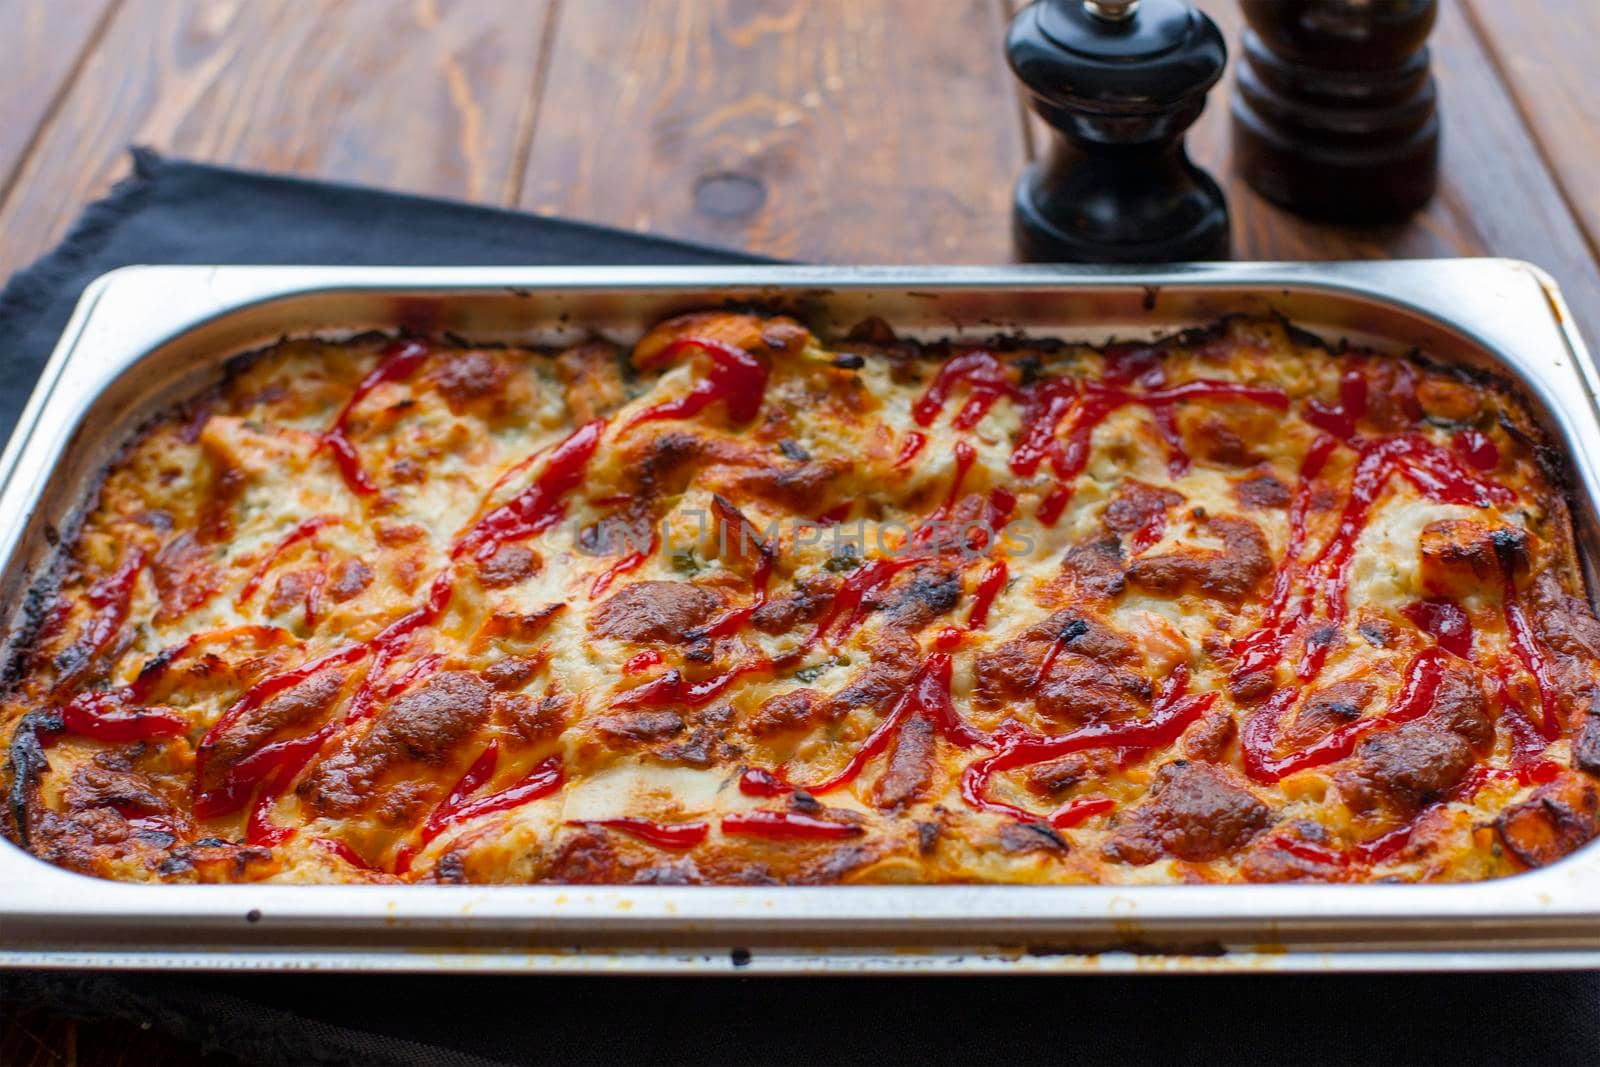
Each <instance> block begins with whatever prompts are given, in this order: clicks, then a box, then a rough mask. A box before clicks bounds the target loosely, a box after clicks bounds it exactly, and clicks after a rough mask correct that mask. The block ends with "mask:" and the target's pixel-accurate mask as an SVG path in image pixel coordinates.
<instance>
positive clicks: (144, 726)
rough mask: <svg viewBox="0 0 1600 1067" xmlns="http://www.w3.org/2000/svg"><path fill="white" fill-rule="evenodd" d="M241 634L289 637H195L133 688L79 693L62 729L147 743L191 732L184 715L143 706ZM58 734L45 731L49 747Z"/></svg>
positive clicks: (263, 629) (149, 668) (264, 629)
mask: <svg viewBox="0 0 1600 1067" xmlns="http://www.w3.org/2000/svg"><path fill="white" fill-rule="evenodd" d="M241 635H242V636H250V637H253V638H256V639H266V638H279V637H288V636H289V635H288V631H287V630H283V629H281V628H279V627H276V626H255V625H248V626H234V627H229V628H227V629H224V630H208V631H205V632H203V633H196V634H190V635H189V636H188V637H186V638H184V640H183V641H181V642H180V643H178V644H177V645H174V646H172V647H170V648H167V649H163V650H162V651H161V652H159V653H157V654H156V656H155V657H154V658H153V659H151V660H150V661H149V662H147V663H146V664H145V665H144V666H143V667H142V668H140V670H139V675H138V677H136V678H135V679H134V680H133V681H132V682H131V683H130V684H128V685H125V686H121V687H120V688H117V689H106V690H91V691H88V692H82V693H78V694H77V695H76V696H74V697H73V698H72V699H71V700H69V701H68V702H67V703H66V704H64V705H63V706H62V708H61V719H62V729H63V730H64V731H66V732H67V733H73V734H78V735H80V736H83V737H89V738H93V739H94V740H97V741H113V742H121V741H144V740H148V739H150V738H156V737H177V736H180V735H182V734H185V733H188V732H189V724H188V723H187V722H186V721H185V720H183V719H182V718H180V717H179V716H177V715H174V714H172V713H171V712H167V711H161V710H152V709H150V708H142V707H139V706H138V705H141V704H144V703H145V702H146V701H148V700H149V698H150V694H151V693H152V692H153V691H154V690H155V687H156V684H157V683H158V682H160V681H161V679H162V678H163V677H165V675H166V673H167V670H168V669H169V668H170V667H171V665H172V664H173V663H175V662H176V661H177V660H178V659H180V658H181V657H182V656H184V655H185V654H187V653H188V652H190V651H192V650H193V649H195V648H197V647H199V646H200V645H201V644H204V643H205V642H207V641H212V640H218V639H230V640H231V639H232V638H234V637H238V636H241ZM58 736H59V733H58V732H56V731H49V732H41V733H40V734H39V737H40V743H41V744H44V745H46V746H49V745H51V744H54V743H55V740H56V738H57V737H58Z"/></svg>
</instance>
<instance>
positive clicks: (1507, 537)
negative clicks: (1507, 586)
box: [1489, 527, 1528, 581]
mask: <svg viewBox="0 0 1600 1067" xmlns="http://www.w3.org/2000/svg"><path fill="white" fill-rule="evenodd" d="M1489 543H1490V544H1491V545H1493V546H1494V558H1495V562H1496V563H1498V564H1499V565H1500V573H1501V575H1503V576H1504V577H1505V579H1506V580H1507V581H1510V580H1511V579H1512V578H1514V577H1516V574H1517V571H1518V570H1519V569H1521V570H1526V569H1527V566H1528V535H1527V533H1526V532H1524V531H1522V530H1517V529H1511V528H1507V527H1498V528H1496V529H1494V530H1492V531H1491V532H1490V534H1489Z"/></svg>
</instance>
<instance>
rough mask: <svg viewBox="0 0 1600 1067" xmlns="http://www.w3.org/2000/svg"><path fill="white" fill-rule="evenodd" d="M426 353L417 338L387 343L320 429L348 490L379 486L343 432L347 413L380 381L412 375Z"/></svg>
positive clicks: (372, 490)
mask: <svg viewBox="0 0 1600 1067" xmlns="http://www.w3.org/2000/svg"><path fill="white" fill-rule="evenodd" d="M428 355H429V349H428V346H427V345H425V344H423V343H422V342H420V341H404V340H401V341H392V342H390V343H389V344H388V345H386V346H385V347H384V349H383V351H382V352H381V353H379V357H378V365H377V366H376V367H373V368H372V370H370V371H368V372H367V376H366V377H365V378H362V379H361V381H360V383H359V384H357V385H356V389H355V392H353V393H351V394H350V399H349V400H347V401H345V405H344V407H342V408H340V409H339V414H338V416H337V417H336V418H335V419H334V420H333V425H332V426H329V427H328V429H327V430H326V431H324V432H323V434H322V444H323V446H324V447H326V448H327V449H328V451H330V452H332V453H333V459H334V462H335V463H337V464H338V466H339V473H340V474H341V475H342V476H343V477H344V483H345V485H347V486H349V487H350V491H351V492H353V493H358V494H360V495H362V496H371V495H372V494H373V493H376V492H377V491H378V487H377V485H375V484H374V483H373V481H372V479H371V478H369V477H367V472H366V471H364V470H362V469H361V457H360V455H358V454H357V453H356V447H355V445H353V444H351V443H350V438H349V436H348V435H347V433H346V430H347V429H348V424H349V421H350V413H351V412H352V411H354V410H355V407H356V405H357V404H359V403H361V401H363V400H365V399H366V398H367V394H369V393H371V392H372V391H373V390H374V389H376V388H377V387H378V386H380V385H382V384H383V383H385V382H394V381H400V380H401V379H404V378H409V377H411V375H412V373H413V372H414V371H415V370H416V369H417V368H418V367H419V366H421V365H422V362H423V361H424V360H426V359H427V358H428Z"/></svg>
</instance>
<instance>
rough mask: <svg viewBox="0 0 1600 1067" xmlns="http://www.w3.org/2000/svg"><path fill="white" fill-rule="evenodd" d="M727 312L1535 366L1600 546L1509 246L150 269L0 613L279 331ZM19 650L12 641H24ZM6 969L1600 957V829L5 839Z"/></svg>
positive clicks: (7, 577)
mask: <svg viewBox="0 0 1600 1067" xmlns="http://www.w3.org/2000/svg"><path fill="white" fill-rule="evenodd" d="M724 301H737V302H760V303H765V304H768V305H774V306H781V307H786V308H790V309H792V310H795V311H797V312H799V313H800V314H802V315H803V316H804V317H805V318H806V319H807V321H809V322H810V323H812V324H813V325H814V326H815V327H818V328H820V329H824V330H826V329H842V328H845V327H848V326H849V325H852V324H853V323H855V322H856V321H858V320H860V319H861V318H863V317H865V316H867V315H879V316H882V317H883V318H884V319H886V320H888V321H889V322H891V323H892V324H894V326H895V327H896V328H897V329H900V330H902V331H904V332H909V333H915V334H922V335H928V336H949V335H954V334H967V335H987V334H991V333H994V332H996V331H1006V330H1013V329H1023V330H1027V331H1030V332H1033V333H1037V334H1045V335H1051V334H1053V335H1058V336H1068V337H1072V338H1075V339H1085V340H1091V341H1101V340H1105V339H1107V338H1108V337H1111V336H1117V337H1123V338H1129V337H1143V336H1149V335H1152V334H1155V333H1163V332H1168V331H1171V330H1173V329H1175V328H1179V327H1183V326H1191V325H1197V324H1202V323H1205V322H1208V321H1210V320H1213V319H1215V318H1216V317H1218V316H1219V315H1222V314H1225V313H1228V312H1233V311H1263V310H1268V309H1272V310H1277V311H1280V312H1282V313H1284V314H1286V315H1287V316H1289V317H1290V318H1291V319H1293V320H1294V321H1295V322H1296V323H1298V324H1299V325H1301V326H1303V327H1306V328H1307V329H1310V330H1313V331H1315V332H1318V333H1321V334H1322V335H1324V336H1326V337H1328V338H1329V339H1337V338H1339V337H1348V338H1350V339H1352V340H1355V341H1360V342H1363V343H1367V344H1372V345H1374V346H1376V347H1379V348H1382V349H1387V350H1391V351H1403V350H1406V349H1409V348H1412V347H1418V348H1421V349H1423V350H1425V351H1427V352H1428V353H1429V354H1430V355H1432V356H1434V357H1435V358H1438V359H1443V360H1450V361H1458V362H1462V363H1466V364H1470V365H1473V366H1476V367H1480V368H1484V369H1488V370H1492V371H1495V372H1497V373H1500V374H1503V375H1506V376H1508V377H1510V378H1513V379H1515V380H1517V381H1519V382H1520V383H1521V384H1522V385H1523V387H1524V388H1525V389H1526V391H1527V393H1528V395H1529V397H1530V398H1531V400H1532V403H1533V405H1534V407H1535V409H1536V410H1537V412H1538V414H1539V415H1540V417H1541V418H1542V419H1543V420H1544V422H1545V423H1546V425H1547V426H1548V428H1549V429H1550V431H1551V433H1552V434H1553V436H1554V438H1555V439H1556V440H1557V441H1559V442H1560V443H1562V444H1563V445H1564V446H1565V449H1566V452H1567V456H1568V458H1569V460H1570V463H1571V470H1572V503H1573V510H1574V514H1575V517H1576V520H1577V524H1578V541H1579V545H1580V551H1581V552H1582V554H1583V556H1584V561H1585V570H1586V572H1587V573H1588V574H1589V576H1590V579H1591V580H1590V587H1591V589H1593V588H1594V583H1593V564H1594V562H1595V561H1597V560H1600V526H1597V522H1596V515H1597V509H1596V504H1597V502H1600V411H1597V407H1596V400H1595V396H1596V385H1597V375H1596V372H1595V368H1594V367H1593V366H1591V364H1590V362H1589V360H1588V358H1587V356H1586V355H1585V353H1584V351H1583V348H1582V343H1581V342H1580V340H1579V338H1578V336H1577V333H1576V331H1575V330H1574V328H1573V326H1572V323H1571V320H1570V318H1569V317H1568V314H1567V312H1566V309H1565V307H1564V306H1563V304H1562V302H1561V298H1560V295H1559V294H1558V293H1557V291H1556V288H1555V286H1554V285H1553V284H1552V282H1551V281H1550V279H1549V278H1548V277H1547V276H1545V275H1544V274H1542V273H1541V272H1539V271H1538V270H1536V269H1535V268H1533V267H1530V266H1528V265H1527V264H1523V263H1516V262H1510V261H1504V260H1449V261H1436V262H1427V261H1419V262H1389V263H1344V264H1319V265H1313V264H1217V265H1204V264H1202V265H1191V266H1181V267H1173V268H1169V269H1160V270H1143V271H1123V270H1114V269H1070V268H1019V267H998V268H928V269H910V268H849V267H785V268H779V267H756V268H751V267H738V268H723V269H705V268H692V269H691V268H682V269H679V268H640V269H565V268H560V269H556V268H530V269H523V270H503V269H420V268H418V269H413V268H396V269H355V268H349V269H346V268H252V267H216V268H203V267H131V268H126V269H124V270H119V271H116V272H114V273H112V274H109V275H106V276H105V277H103V278H101V279H100V280H99V281H97V282H95V283H94V284H93V285H92V286H91V287H90V288H89V290H88V291H87V292H86V293H85V294H84V297H83V300H82V302H81V304H80V305H79V307H78V310H77V312H76V314H75V315H74V316H73V318H72V321H71V323H70V324H69V325H68V327H67V330H66V332H65V334H64V335H63V336H62V339H61V342H60V345H59V346H58V347H57V349H56V352H55V354H54V356H53V357H52V359H51V361H50V363H49V365H48V367H47V368H46V370H45V372H44V375H43V377H42V378H41V379H40V382H39V385H38V387H37V389H36V390H35V392H34V394H33V398H32V400H31V401H30V402H29V404H28V407H27V409H26V411H25V412H24V414H23V417H22V420H21V423H20V425H19V426H18V428H17V431H16V433H15V435H14V437H13V438H12V440H11V443H10V446H9V447H8V448H7V450H6V452H5V455H4V457H3V459H0V597H3V599H0V604H4V605H5V606H6V612H7V616H8V618H7V622H8V623H9V625H10V629H9V630H8V631H7V632H8V634H9V635H14V634H15V633H16V628H17V627H18V625H19V624H20V622H21V620H22V618H23V613H24V602H25V593H26V591H27V590H28V589H29V588H30V587H31V585H32V583H33V582H34V581H35V580H36V579H37V577H38V576H39V575H40V574H41V573H42V571H43V569H44V568H45V567H46V566H47V564H48V562H49V559H50V556H51V553H52V552H53V551H54V548H53V547H52V546H53V545H54V544H56V543H57V542H58V541H59V537H58V533H59V532H60V531H62V530H66V529H70V528H71V525H72V523H73V520H74V512H75V509H80V508H82V507H83V505H84V502H85V500H86V498H87V495H88V490H89V488H90V487H91V486H92V485H93V479H94V478H95V476H96V475H97V474H98V473H99V472H100V471H102V470H103V469H104V468H105V466H106V465H107V463H108V462H109V461H110V459H111V458H112V456H113V455H114V453H115V451H116V449H117V448H118V446H119V445H120V444H121V443H123V442H124V441H126V440H127V438H128V436H129V435H130V434H131V433H132V431H133V430H134V429H135V428H136V427H137V426H138V425H139V424H140V423H141V422H142V421H144V420H146V419H148V418H149V417H150V416H151V415H152V414H154V413H156V412H158V411H159V410H161V409H162V408H163V406H164V405H167V404H170V403H171V402H173V401H175V400H178V399H180V398H182V397H183V396H185V395H188V394H191V393H193V392H194V391H196V390H197V389H198V388H200V387H202V386H203V385H205V384H207V383H209V382H211V381H214V380H216V379H217V378H218V377H220V375H221V373H222V368H223V363H224V361H225V359H226V358H227V357H228V356H230V355H232V354H235V353H238V352H241V351H244V350H248V349H250V348H252V347H255V346H258V345H260V344H262V343H265V342H269V341H271V340H274V339H276V338H278V337H279V336H281V335H283V334H286V333H287V334H306V333H319V334H324V335H326V334H337V333H341V332H353V331H358V330H363V329H370V328H374V327H376V328H393V327H395V326H398V325H409V326H412V327H418V328H423V329H428V330H448V331H453V332H455V333H458V334H462V335H464V336H468V337H472V338H474V339H485V340H487V339H506V340H519V341H525V342H539V343H550V342H557V341H561V340H564V339H571V338H573V337H576V336H580V335H581V334H582V333H584V332H587V331H590V330H599V331H601V332H603V333H605V334H607V335H610V336H612V337H614V338H615V339H617V340H619V341H627V340H629V339H631V338H632V337H634V336H637V335H638V333H639V332H640V331H641V329H642V328H643V327H645V326H647V325H648V324H650V323H651V322H653V321H654V320H656V319H658V318H660V317H661V316H663V315H665V314H668V313H670V312H672V311H675V310H679V309H683V308H688V307H704V306H706V305H708V304H718V303H721V302H724ZM12 640H14V637H11V636H8V638H7V644H8V645H9V643H10V642H11V641H12ZM0 964H29V965H37V966H105V967H229V968H272V969H293V968H307V967H318V968H337V969H366V970H414V971H426V970H463V971H566V970H586V971H621V972H668V973H678V972H715V971H723V970H736V969H737V970H741V971H743V972H746V973H748V972H803V971H838V972H855V971H878V972H884V971H905V972H918V971H936V972H950V971H990V970H1001V971H1083V970H1136V971H1142V970H1155V971H1169V970H1182V971H1213V970H1223V971H1227V970H1238V969H1241V968H1242V969H1251V970H1356V969H1372V970H1389V969H1426V968H1433V969H1441V970H1442V969H1458V968H1493V967H1593V966H1600V843H1596V844H1595V845H1591V846H1590V847H1588V848H1586V849H1584V850H1582V851H1580V852H1579V853H1577V854H1576V855H1574V856H1572V857H1569V858H1568V859H1566V860H1564V861H1562V862H1560V863H1557V864H1555V865H1553V866H1551V867H1548V868H1546V869H1543V870H1539V871H1534V872H1531V873H1527V874H1523V875H1518V876H1516V877H1512V878H1505V879H1500V880H1496V881H1490V882H1480V883H1472V884H1463V885H1432V886H1411V885H1332V886H1325V885H1273V886H1155V887H1079V886H1063V887H1032V886H965V885H952V886H916V887H882V886H878V887H852V886H836V887H820V888H721V887H717V888H706V887H666V886H603V887H588V886H585V887H567V886H532V887H456V886H399V887H385V886H331V887H321V886H281V885H227V886H189V885H171V886H159V885H157V886H152V885H135V884H124V883H116V882H108V881H101V880H98V879H93V878H88V877H84V876H81V875H76V874H70V873H68V872H66V871H63V870H60V869H58V868H55V867H52V866H50V865H48V864H45V863H43V862H41V861H39V860H37V859H34V858H33V857H31V856H29V855H27V854H25V853H24V852H22V851H21V850H19V849H17V848H15V847H13V846H12V845H10V844H9V843H0Z"/></svg>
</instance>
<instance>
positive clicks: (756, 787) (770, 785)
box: [739, 767, 793, 797]
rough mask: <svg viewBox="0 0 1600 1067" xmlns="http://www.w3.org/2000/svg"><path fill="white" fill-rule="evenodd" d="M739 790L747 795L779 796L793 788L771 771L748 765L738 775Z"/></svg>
mask: <svg viewBox="0 0 1600 1067" xmlns="http://www.w3.org/2000/svg"><path fill="white" fill-rule="evenodd" d="M739 792H741V793H743V794H744V795H745V796H747V797H781V796H783V795H784V794H785V793H791V792H793V790H792V789H791V788H790V787H789V785H788V783H786V782H785V781H784V780H783V779H781V778H779V777H778V776H777V775H775V774H773V773H772V772H771V771H769V770H764V769H762V768H760V767H750V768H748V769H746V770H745V772H744V773H743V774H741V775H740V776H739Z"/></svg>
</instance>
